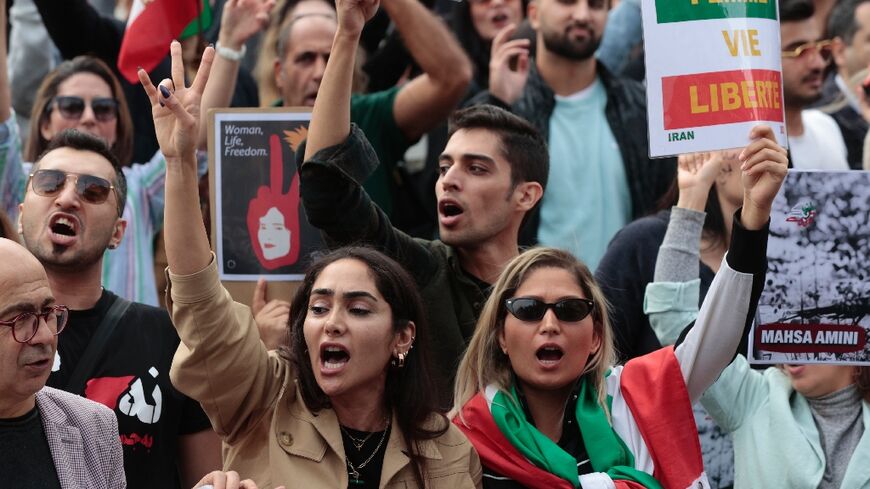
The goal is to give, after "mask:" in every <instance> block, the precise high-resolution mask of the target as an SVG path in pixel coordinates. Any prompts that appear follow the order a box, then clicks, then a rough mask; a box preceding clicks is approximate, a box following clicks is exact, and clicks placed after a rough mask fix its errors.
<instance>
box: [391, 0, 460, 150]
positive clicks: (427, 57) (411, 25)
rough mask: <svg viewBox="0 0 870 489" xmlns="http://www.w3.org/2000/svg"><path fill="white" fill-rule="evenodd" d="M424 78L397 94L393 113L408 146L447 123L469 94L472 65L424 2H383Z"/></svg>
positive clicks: (419, 78)
mask: <svg viewBox="0 0 870 489" xmlns="http://www.w3.org/2000/svg"><path fill="white" fill-rule="evenodd" d="M383 5H384V9H385V10H386V11H387V14H389V16H390V18H391V19H393V22H395V24H396V28H397V29H398V30H399V34H401V35H402V40H403V42H404V43H405V46H406V47H407V48H408V52H410V53H411V57H413V58H414V61H416V62H417V64H419V65H420V68H422V70H423V74H422V75H420V76H418V77H417V78H415V79H413V80H411V81H410V82H408V83H407V84H406V85H405V86H403V87H402V88H401V90H399V93H398V94H396V101H395V102H394V104H393V114H394V117H395V119H396V124H397V125H398V126H399V128H400V129H401V130H402V132H403V133H404V134H405V137H406V138H407V139H408V141H416V140H417V139H418V138H419V137H420V136H422V135H423V134H425V133H427V132H429V131H430V130H432V129H434V128H435V127H436V126H437V125H438V124H441V123H442V122H443V121H444V120H445V119H446V118H447V116H448V115H450V113H451V112H452V111H453V109H454V108H455V107H456V105H457V104H458V103H459V102H460V101H461V100H462V97H463V96H464V95H465V90H466V89H467V88H468V84H469V82H471V76H472V73H471V62H470V61H469V60H468V56H466V55H465V52H464V51H463V50H462V47H460V46H459V43H458V42H456V39H455V38H454V37H453V35H452V34H451V33H450V31H449V30H448V29H447V26H446V25H444V22H442V21H441V19H439V18H438V17H436V16H435V15H434V14H433V13H432V12H430V11H429V10H428V9H427V8H426V7H425V6H423V4H422V3H420V1H419V0H383Z"/></svg>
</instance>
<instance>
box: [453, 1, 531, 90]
mask: <svg viewBox="0 0 870 489" xmlns="http://www.w3.org/2000/svg"><path fill="white" fill-rule="evenodd" d="M452 3H453V8H452V9H451V10H450V15H449V17H448V19H447V21H448V25H449V26H450V29H451V30H452V31H453V33H454V34H455V35H456V39H457V40H458V41H459V45H460V46H462V47H463V49H465V53H466V54H468V57H469V59H471V64H472V67H473V68H474V82H475V84H476V85H477V89H478V90H486V89H487V88H488V87H489V58H490V56H491V55H492V53H491V50H492V42H491V41H485V40H484V39H483V38H481V37H480V34H478V33H477V29H475V28H474V21H473V20H472V19H471V4H470V2H469V1H468V0H462V1H457V2H452ZM521 4H522V7H521V8H522V13H523V17H525V16H526V8H527V7H528V5H529V0H522V2H521ZM520 20H522V19H520ZM532 47H533V48H534V42H533V43H532Z"/></svg>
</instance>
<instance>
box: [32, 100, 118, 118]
mask: <svg viewBox="0 0 870 489" xmlns="http://www.w3.org/2000/svg"><path fill="white" fill-rule="evenodd" d="M85 103H86V102H85V99H83V98H81V97H76V96H74V95H58V96H57V97H54V98H53V99H52V101H51V102H50V103H49V104H48V105H47V106H46V108H45V110H46V112H51V108H52V107H53V106H54V107H57V110H58V112H60V115H61V117H63V118H64V119H69V120H78V119H81V118H82V114H83V113H84V112H85ZM90 106H91V111H92V112H93V113H94V118H95V119H96V120H98V121H100V122H109V121H113V120H115V118H116V117H117V116H118V101H117V100H115V99H113V98H108V97H98V98H95V99H92V100H91V101H90Z"/></svg>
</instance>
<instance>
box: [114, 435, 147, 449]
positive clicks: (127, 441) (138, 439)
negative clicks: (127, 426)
mask: <svg viewBox="0 0 870 489" xmlns="http://www.w3.org/2000/svg"><path fill="white" fill-rule="evenodd" d="M121 445H124V446H129V447H135V446H136V445H142V446H143V447H145V448H147V449H149V450H150V449H151V447H152V446H154V437H153V436H151V435H145V436H142V435H140V434H139V433H130V434H129V435H125V434H123V433H121Z"/></svg>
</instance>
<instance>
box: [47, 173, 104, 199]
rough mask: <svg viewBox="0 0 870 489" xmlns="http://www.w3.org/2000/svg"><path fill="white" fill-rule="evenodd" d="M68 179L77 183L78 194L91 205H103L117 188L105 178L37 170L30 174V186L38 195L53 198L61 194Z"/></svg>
mask: <svg viewBox="0 0 870 489" xmlns="http://www.w3.org/2000/svg"><path fill="white" fill-rule="evenodd" d="M68 178H72V179H73V180H74V181H75V189H76V194H77V195H78V196H79V197H81V199H82V200H84V201H85V202H88V203H91V204H102V203H103V202H105V201H106V200H107V199H108V198H109V192H112V191H113V190H115V186H114V185H112V184H111V182H109V181H108V180H106V179H105V178H100V177H95V176H93V175H85V174H79V173H68V172H64V171H60V170H36V171H35V172H33V173H31V174H30V185H31V187H32V188H33V191H34V192H35V193H36V195H40V196H42V197H53V196H55V195H57V194H58V193H60V192H61V191H62V190H63V188H64V186H66V181H67V179H68Z"/></svg>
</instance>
